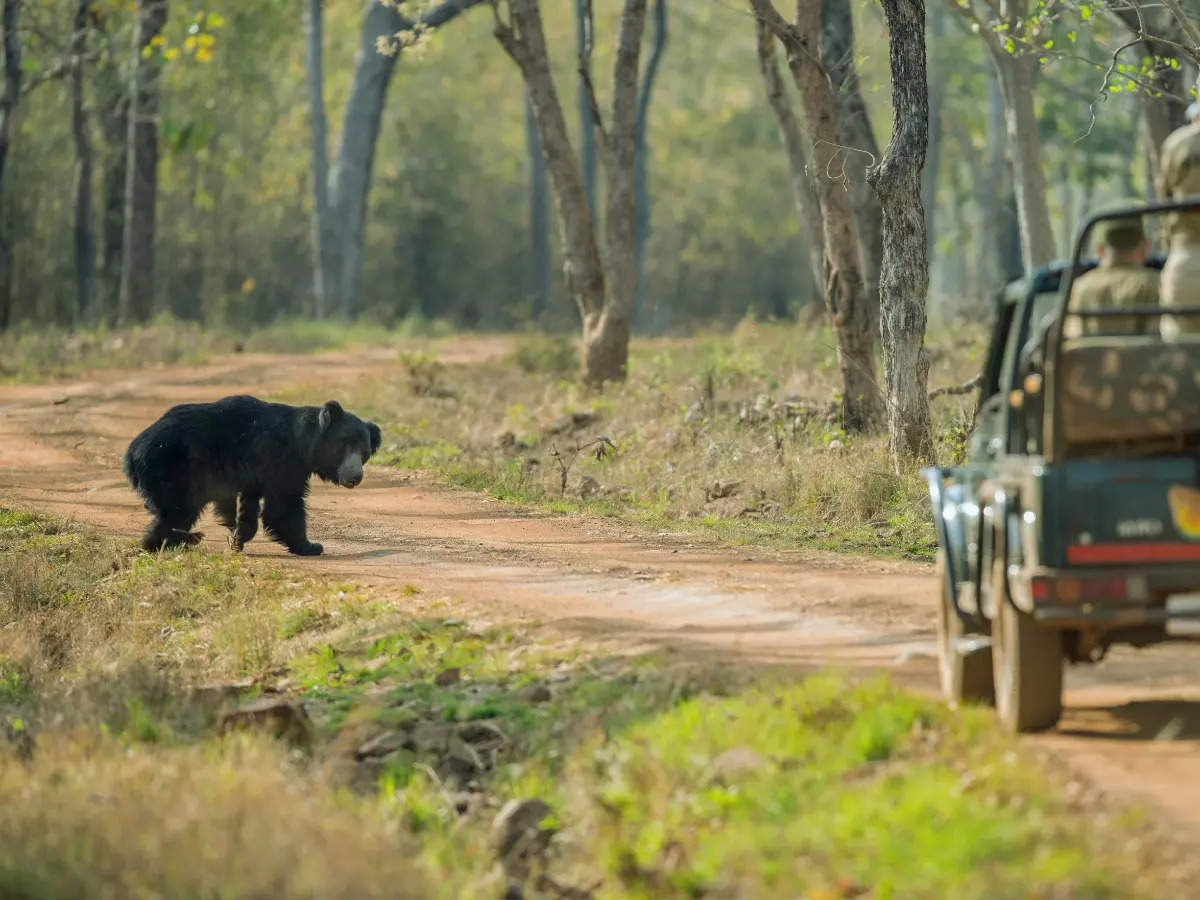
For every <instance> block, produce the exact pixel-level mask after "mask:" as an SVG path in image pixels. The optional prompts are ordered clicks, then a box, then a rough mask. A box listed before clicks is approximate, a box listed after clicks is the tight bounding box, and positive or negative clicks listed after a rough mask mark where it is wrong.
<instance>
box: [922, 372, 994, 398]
mask: <svg viewBox="0 0 1200 900" xmlns="http://www.w3.org/2000/svg"><path fill="white" fill-rule="evenodd" d="M981 384H983V376H982V375H976V376H975V377H974V378H972V379H971V380H970V381H964V382H963V383H962V384H954V385H949V386H947V387H940V388H937V389H935V390H932V391H930V392H929V399H930V400H936V399H937V398H938V397H946V396H952V395H955V394H969V393H971V391H973V390H975V389H976V388H977V387H979V385H981Z"/></svg>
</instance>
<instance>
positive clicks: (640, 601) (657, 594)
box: [0, 339, 1200, 838]
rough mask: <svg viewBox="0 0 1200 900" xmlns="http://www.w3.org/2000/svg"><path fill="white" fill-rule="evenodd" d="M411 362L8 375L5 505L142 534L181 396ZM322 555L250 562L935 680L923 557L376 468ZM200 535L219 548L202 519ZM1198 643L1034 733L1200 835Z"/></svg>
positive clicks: (258, 388) (286, 362) (1073, 682)
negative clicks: (576, 508)
mask: <svg viewBox="0 0 1200 900" xmlns="http://www.w3.org/2000/svg"><path fill="white" fill-rule="evenodd" d="M504 347H505V345H504V344H503V343H502V342H500V341H496V340H489V339H479V340H457V341H455V342H454V343H452V344H439V345H435V346H433V347H431V348H430V349H431V350H432V351H434V352H436V353H437V354H438V355H439V357H440V358H441V359H442V360H443V361H444V362H447V363H450V364H453V363H455V362H471V361H473V360H478V359H483V358H486V357H488V356H491V355H494V354H496V353H499V352H503V350H504ZM393 367H394V370H395V371H396V374H397V377H400V368H399V366H398V364H397V362H396V358H395V353H394V352H393V351H378V352H373V353H366V354H364V353H362V352H356V353H354V354H333V355H325V356H317V357H312V356H304V357H287V356H266V355H262V356H259V355H243V356H235V357H231V358H228V359H224V360H221V361H218V362H214V363H212V364H209V365H203V366H193V367H172V368H148V369H141V370H136V371H113V372H103V373H98V374H95V375H94V376H92V377H89V378H86V379H81V380H78V381H74V382H70V383H60V384H55V385H39V386H2V387H0V502H3V501H8V502H16V503H19V504H22V505H27V506H31V507H34V508H37V509H42V510H45V511H49V512H54V513H58V514H61V515H66V516H69V517H72V518H74V519H76V520H79V521H83V522H87V523H90V524H92V525H95V526H98V527H100V528H102V529H106V530H110V531H113V532H118V533H121V534H127V535H128V536H129V538H130V540H131V541H132V540H133V539H134V538H135V537H136V536H138V535H140V533H141V531H142V529H143V527H144V525H145V522H146V517H145V513H144V511H143V510H142V508H141V505H140V503H139V501H138V500H137V498H136V497H135V496H134V494H133V493H132V491H131V490H130V489H129V487H128V486H127V485H126V484H125V481H124V479H123V477H122V475H121V472H120V456H121V454H122V453H123V452H124V449H125V447H126V445H127V444H128V441H129V439H130V438H132V437H133V436H134V435H135V434H136V433H137V432H138V431H140V430H141V429H142V428H144V427H145V426H146V425H147V424H149V423H150V422H151V421H153V420H154V419H155V418H157V417H158V416H159V415H160V414H161V413H162V412H163V411H164V410H165V409H166V408H167V407H169V406H171V405H172V404H175V403H181V402H190V401H204V400H213V399H217V398H218V397H221V396H225V395H227V394H231V393H241V392H246V393H256V394H260V395H270V394H272V393H274V392H277V391H279V390H282V389H285V388H295V387H303V386H306V385H311V386H312V402H313V403H318V402H321V401H324V400H326V399H330V398H331V397H332V398H336V397H337V395H338V390H337V387H338V385H339V384H340V385H344V384H346V383H349V382H352V381H354V380H356V379H362V378H378V377H380V376H381V375H386V374H387V373H388V371H389V370H390V369H392V368H393ZM310 510H311V515H310V521H311V526H310V532H311V534H312V535H313V537H314V539H316V540H319V541H321V542H322V543H323V544H324V545H325V554H324V555H323V556H321V557H318V558H315V559H313V558H309V559H297V558H294V557H288V556H286V554H284V553H283V552H282V551H281V550H280V548H278V547H277V546H276V545H274V544H271V543H269V542H266V541H263V540H261V539H260V540H257V541H255V542H254V543H253V544H251V545H250V546H249V547H248V548H247V552H248V555H250V556H251V557H270V558H274V559H280V560H286V562H287V564H288V565H294V566H297V567H302V568H304V569H306V570H309V571H312V570H316V571H320V572H326V573H334V574H340V575H345V576H347V577H353V578H354V579H357V580H360V581H375V582H394V583H396V584H397V585H398V586H399V585H404V584H409V583H411V584H416V585H420V586H421V587H422V588H423V589H424V590H426V591H439V592H442V593H443V594H445V595H447V596H450V597H452V598H454V599H455V601H456V602H459V603H463V604H465V605H466V606H467V607H468V608H471V607H475V608H478V609H481V610H484V609H486V610H487V611H489V614H490V615H491V616H492V617H502V616H506V615H510V616H513V617H532V618H535V619H537V620H539V621H543V622H547V623H554V624H555V625H557V626H559V627H561V628H564V629H571V630H574V631H576V632H577V633H579V634H580V635H581V636H582V637H583V638H584V639H587V638H588V637H589V636H603V637H605V638H606V639H613V638H617V639H620V640H622V641H623V642H628V643H629V644H636V645H639V646H640V645H642V644H658V645H662V644H666V645H670V646H674V647H677V648H679V649H680V650H682V651H683V652H688V653H691V654H710V655H712V656H713V657H714V658H721V659H733V660H738V661H745V662H746V663H747V664H749V663H754V664H771V663H787V664H791V665H795V666H798V667H808V666H812V667H823V666H827V665H831V664H832V665H835V666H845V667H852V668H857V669H868V668H869V669H882V670H886V671H888V672H889V673H891V674H892V675H893V677H895V678H896V679H897V680H899V681H902V682H904V683H906V684H908V685H910V686H913V687H915V688H917V689H920V690H928V691H932V690H933V689H934V687H935V678H936V674H935V665H934V659H933V646H934V645H933V635H932V632H931V630H930V628H931V623H932V621H933V594H934V585H933V582H932V578H931V574H930V568H929V567H926V566H922V565H917V564H912V563H900V562H881V561H876V560H864V559H861V558H855V557H850V556H840V555H835V554H823V553H812V552H802V551H796V552H772V551H763V550H753V551H747V550H744V549H740V548H733V549H727V548H719V547H714V546H712V545H708V544H704V543H702V542H698V541H696V540H695V539H694V538H691V537H689V536H685V535H675V534H670V533H662V534H637V533H635V532H633V531H631V529H629V528H627V527H624V526H621V525H618V524H615V523H613V522H609V521H605V520H598V519H589V518H582V517H572V518H550V517H543V516H535V515H529V514H525V513H522V512H520V511H517V510H515V509H513V508H512V507H510V506H508V505H506V504H502V503H499V502H495V501H491V500H489V499H486V498H483V497H480V496H478V495H475V494H470V493H466V492H462V491H455V490H450V489H446V488H443V487H439V486H437V485H434V484H431V483H428V482H426V481H422V480H421V479H419V478H415V477H412V476H410V475H408V474H405V473H400V472H396V471H391V470H387V469H382V468H379V467H368V473H367V478H366V480H365V481H364V483H363V484H362V485H361V486H360V487H358V488H357V489H355V490H353V491H347V490H344V489H340V488H335V487H331V486H329V485H325V484H321V483H317V484H315V485H314V488H313V492H312V496H311V502H310ZM198 527H199V528H200V529H201V530H203V531H205V532H206V533H207V535H208V540H207V541H206V547H207V549H210V550H212V551H214V552H216V551H220V550H223V549H224V548H225V538H224V534H223V531H222V529H221V528H220V527H219V526H217V525H216V523H215V522H213V521H212V520H211V518H209V517H207V516H206V518H205V519H203V520H202V521H201V523H200V525H199V526H198ZM1198 663H1200V647H1197V648H1191V647H1159V648H1154V649H1151V650H1144V651H1133V650H1118V651H1114V652H1113V653H1112V654H1111V655H1110V657H1109V659H1108V660H1106V661H1105V662H1104V663H1102V664H1101V665H1099V666H1096V667H1091V668H1073V669H1071V670H1070V672H1069V673H1068V691H1067V706H1068V708H1067V711H1066V714H1065V715H1064V717H1063V721H1062V723H1061V725H1060V726H1059V729H1058V731H1056V732H1054V733H1052V734H1049V735H1045V736H1039V737H1037V738H1034V739H1033V740H1034V741H1035V742H1036V743H1037V744H1038V745H1039V746H1041V747H1043V748H1045V749H1047V750H1049V751H1050V752H1051V753H1053V754H1054V755H1055V757H1056V758H1057V759H1059V760H1060V761H1061V762H1062V764H1063V766H1064V767H1065V770H1074V771H1076V772H1078V773H1079V774H1081V775H1082V776H1083V777H1084V778H1086V779H1087V780H1089V781H1091V782H1093V783H1095V784H1097V785H1100V786H1101V787H1102V789H1103V790H1105V791H1114V792H1117V793H1119V794H1120V795H1122V796H1124V797H1128V798H1131V799H1133V800H1135V801H1137V802H1141V803H1145V804H1146V805H1147V806H1148V807H1149V808H1150V809H1152V810H1154V811H1155V812H1157V813H1160V814H1162V815H1163V816H1165V817H1166V818H1167V819H1168V820H1169V821H1174V822H1176V823H1178V824H1179V825H1181V826H1183V827H1185V828H1186V829H1187V830H1188V831H1190V832H1191V833H1192V834H1193V835H1194V836H1196V837H1198V838H1200V779H1198V778H1197V777H1196V774H1197V773H1198V772H1200V666H1198Z"/></svg>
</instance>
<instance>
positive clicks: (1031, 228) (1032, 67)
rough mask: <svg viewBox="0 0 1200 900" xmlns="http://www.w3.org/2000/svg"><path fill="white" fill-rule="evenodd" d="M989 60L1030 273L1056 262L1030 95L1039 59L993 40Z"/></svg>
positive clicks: (1023, 250) (1043, 173)
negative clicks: (1001, 104)
mask: <svg viewBox="0 0 1200 900" xmlns="http://www.w3.org/2000/svg"><path fill="white" fill-rule="evenodd" d="M988 46H989V47H990V48H991V50H992V61H993V62H994V63H995V65H996V70H997V71H998V72H999V73H1000V85H1001V88H1002V89H1003V92H1004V121H1005V130H1006V132H1007V134H1008V147H1009V153H1010V155H1011V160H1012V171H1013V189H1014V191H1015V192H1016V196H1017V216H1018V220H1019V223H1020V228H1021V258H1022V260H1023V261H1024V264H1025V271H1026V272H1031V271H1033V270H1034V269H1037V268H1039V267H1041V266H1044V265H1046V263H1048V262H1050V261H1051V260H1053V259H1054V258H1055V255H1056V254H1055V248H1054V229H1053V227H1052V226H1051V224H1050V208H1049V206H1048V205H1047V203H1046V175H1045V172H1044V171H1043V170H1042V163H1043V159H1042V145H1041V140H1040V139H1039V138H1038V131H1037V116H1036V115H1035V113H1034V109H1033V91H1034V87H1035V86H1036V84H1037V65H1038V62H1037V58H1036V57H1033V56H1014V55H1012V54H1009V53H1007V52H1006V51H1005V50H1004V48H1003V47H1001V46H999V45H998V41H991V42H989V43H988Z"/></svg>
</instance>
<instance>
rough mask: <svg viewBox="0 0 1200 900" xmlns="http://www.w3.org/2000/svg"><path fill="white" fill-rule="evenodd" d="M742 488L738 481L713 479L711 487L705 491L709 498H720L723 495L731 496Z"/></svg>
mask: <svg viewBox="0 0 1200 900" xmlns="http://www.w3.org/2000/svg"><path fill="white" fill-rule="evenodd" d="M741 489H742V483H741V482H740V481H721V480H717V481H714V482H713V484H712V487H710V488H709V489H708V491H707V496H708V499H709V500H721V499H723V498H725V497H732V496H733V495H734V494H736V493H737V492H738V491H740V490H741Z"/></svg>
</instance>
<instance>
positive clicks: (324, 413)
mask: <svg viewBox="0 0 1200 900" xmlns="http://www.w3.org/2000/svg"><path fill="white" fill-rule="evenodd" d="M343 415H345V413H344V412H343V410H342V405H341V404H340V403H338V402H337V401H336V400H330V401H329V402H328V403H326V404H325V405H324V406H322V407H321V414H320V415H319V416H318V417H317V422H318V423H319V424H320V426H321V430H322V431H324V430H325V429H326V428H328V427H329V426H330V425H332V424H333V423H334V422H337V421H338V420H339V419H341V417H342V416H343Z"/></svg>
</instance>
